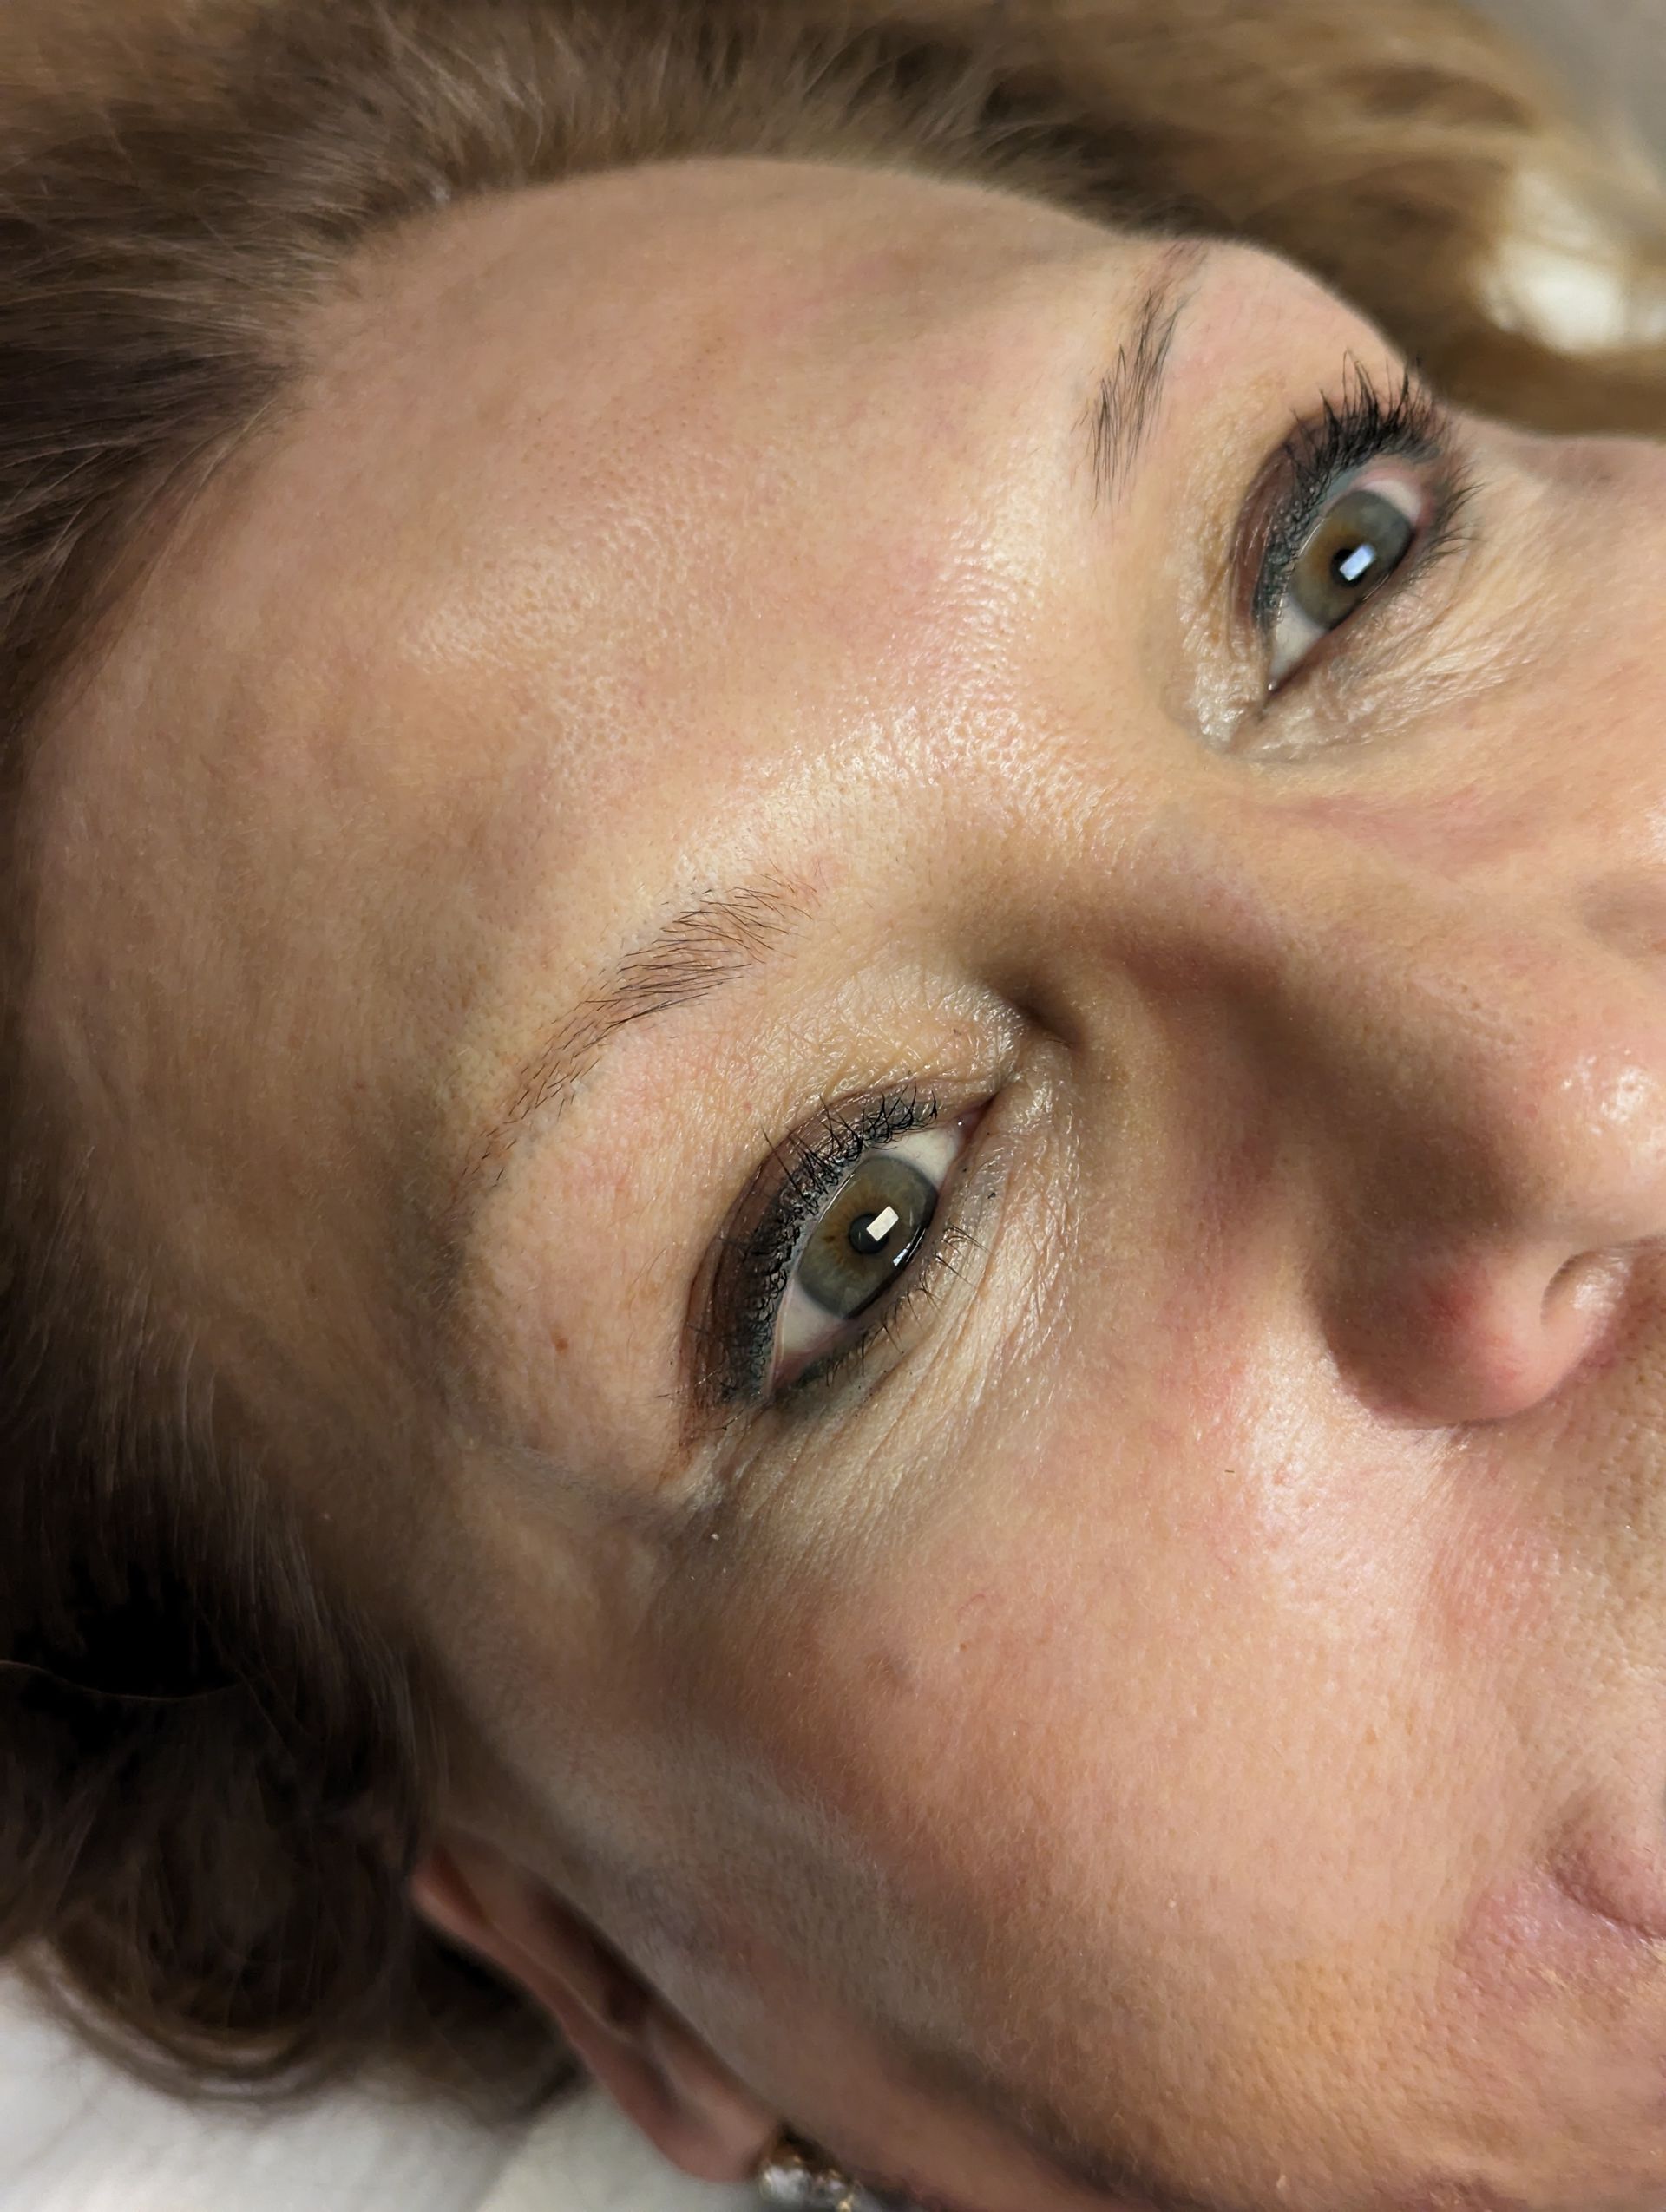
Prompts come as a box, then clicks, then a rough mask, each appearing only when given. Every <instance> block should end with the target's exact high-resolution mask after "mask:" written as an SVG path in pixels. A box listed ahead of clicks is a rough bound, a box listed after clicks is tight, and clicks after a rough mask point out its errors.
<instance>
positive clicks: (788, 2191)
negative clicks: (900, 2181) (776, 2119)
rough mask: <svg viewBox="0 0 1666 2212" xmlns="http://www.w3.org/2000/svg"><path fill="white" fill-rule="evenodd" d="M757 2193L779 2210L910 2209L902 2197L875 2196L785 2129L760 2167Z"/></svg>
mask: <svg viewBox="0 0 1666 2212" xmlns="http://www.w3.org/2000/svg"><path fill="white" fill-rule="evenodd" d="M757 2181H758V2195H759V2196H761V2197H762V2199H763V2200H764V2203H765V2204H768V2205H773V2206H775V2207H776V2208H777V2212H908V2205H907V2204H906V2203H904V2202H903V2201H902V2198H901V2197H896V2196H876V2195H875V2194H874V2192H873V2190H872V2189H864V2188H863V2186H862V2183H860V2182H854V2181H852V2180H851V2178H850V2176H849V2174H847V2173H844V2172H843V2171H842V2170H841V2169H839V2168H838V2167H837V2166H835V2165H833V2164H831V2163H830V2162H829V2161H828V2160H827V2159H826V2158H824V2157H823V2156H822V2154H821V2153H820V2152H819V2151H817V2150H812V2149H811V2148H810V2145H809V2144H808V2143H805V2142H803V2140H802V2139H801V2138H800V2137H797V2136H796V2135H794V2134H793V2133H792V2132H791V2130H790V2129H783V2130H782V2131H781V2133H780V2134H779V2135H778V2136H777V2137H776V2139H775V2142H774V2143H773V2144H772V2145H771V2148H770V2149H769V2150H767V2151H765V2153H764V2157H763V2160H762V2162H761V2163H760V2164H759V2166H758V2174H757Z"/></svg>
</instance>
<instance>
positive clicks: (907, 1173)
mask: <svg viewBox="0 0 1666 2212" xmlns="http://www.w3.org/2000/svg"><path fill="white" fill-rule="evenodd" d="M986 1111H987V1106H986V1105H977V1106H974V1107H971V1108H970V1109H967V1110H965V1111H963V1112H961V1113H958V1114H954V1115H944V1114H941V1112H940V1110H939V1107H938V1103H937V1100H936V1099H935V1097H934V1096H931V1095H930V1094H929V1093H927V1092H922V1091H920V1090H916V1089H915V1088H914V1087H913V1086H912V1085H910V1086H908V1087H907V1088H905V1089H902V1090H890V1091H886V1092H882V1093H881V1094H880V1095H879V1096H876V1097H874V1098H871V1099H869V1100H866V1101H864V1102H862V1103H856V1104H852V1105H843V1106H841V1105H829V1106H824V1107H823V1109H822V1111H821V1113H820V1115H819V1116H817V1119H816V1120H815V1121H814V1122H811V1123H810V1124H809V1126H808V1127H807V1128H804V1129H800V1130H798V1131H797V1132H796V1133H795V1134H794V1135H790V1136H789V1137H787V1138H785V1139H784V1140H783V1141H782V1142H780V1143H778V1144H777V1145H774V1146H772V1147H771V1152H770V1156H769V1158H768V1160H767V1161H766V1162H765V1163H764V1167H763V1168H760V1169H759V1171H758V1175H756V1176H754V1178H753V1180H752V1182H751V1186H750V1187H749V1188H748V1189H747V1190H746V1191H745V1192H744V1194H743V1195H742V1197H741V1199H740V1201H739V1203H738V1206H737V1207H736V1208H735V1210H734V1212H733V1213H732V1214H731V1216H730V1219H729V1221H728V1223H727V1225H726V1227H725V1228H724V1230H723V1231H722V1232H721V1234H719V1235H718V1239H717V1240H716V1243H715V1245H714V1246H713V1247H712V1254H711V1257H710V1260H709V1261H708V1264H707V1266H706V1268H705V1271H704V1273H703V1276H702V1279H701V1281H700V1283H699V1284H697V1286H696V1292H695V1297H694V1300H693V1308H692V1328H693V1332H694V1341H695V1346H696V1351H695V1358H696V1362H697V1368H698V1372H697V1375H696V1378H695V1387H696V1389H697V1390H698V1391H699V1396H700V1397H701V1398H702V1399H703V1400H704V1401H705V1404H708V1405H709V1406H711V1407H712V1408H713V1409H714V1410H715V1409H717V1408H719V1407H722V1406H732V1407H742V1408H744V1407H745V1406H749V1405H750V1406H752V1407H754V1408H761V1407H763V1406H765V1405H769V1404H772V1403H775V1402H776V1401H777V1400H779V1399H781V1398H783V1397H786V1396H788V1395H790V1394H791V1393H792V1392H794V1391H798V1390H801V1389H802V1390H803V1391H806V1392H808V1391H812V1390H813V1389H815V1388H816V1387H817V1386H818V1385H819V1384H822V1383H823V1382H828V1381H830V1379H831V1378H832V1376H833V1374H834V1372H835V1371H836V1370H840V1369H843V1367H844V1366H845V1365H847V1364H854V1363H857V1362H861V1361H865V1360H866V1358H867V1356H868V1352H869V1347H870V1345H871V1344H873V1343H874V1342H876V1341H877V1340H878V1339H880V1338H889V1342H890V1343H891V1345H893V1347H895V1346H898V1345H900V1343H901V1336H900V1323H901V1320H902V1316H903V1314H904V1312H907V1311H910V1310H911V1309H912V1308H913V1307H914V1306H915V1303H916V1302H918V1301H923V1300H924V1299H928V1298H929V1297H930V1296H931V1295H932V1294H933V1293H935V1290H936V1289H937V1288H938V1287H939V1277H940V1276H944V1275H948V1276H953V1275H955V1274H957V1273H958V1272H959V1271H958V1269H957V1268H956V1266H955V1265H954V1260H952V1259H951V1257H950V1255H951V1253H956V1252H958V1251H959V1250H960V1249H961V1247H962V1246H963V1245H965V1244H966V1243H967V1241H969V1239H968V1234H967V1231H966V1229H965V1227H964V1224H963V1223H962V1222H961V1220H960V1219H959V1216H960V1215H961V1214H962V1213H963V1212H964V1211H965V1210H966V1209H965V1204H964V1201H963V1199H962V1198H961V1197H960V1196H959V1195H957V1194H958V1190H959V1184H960V1181H961V1175H960V1173H959V1170H960V1168H961V1162H962V1160H963V1159H964V1157H965V1156H966V1155H967V1152H968V1150H969V1149H970V1147H971V1144H972V1139H973V1135H974V1131H975V1130H976V1129H977V1127H978V1124H979V1123H980V1122H981V1120H982V1118H983V1116H984V1114H985V1112H986ZM951 1186H953V1187H954V1188H953V1193H952V1192H951Z"/></svg>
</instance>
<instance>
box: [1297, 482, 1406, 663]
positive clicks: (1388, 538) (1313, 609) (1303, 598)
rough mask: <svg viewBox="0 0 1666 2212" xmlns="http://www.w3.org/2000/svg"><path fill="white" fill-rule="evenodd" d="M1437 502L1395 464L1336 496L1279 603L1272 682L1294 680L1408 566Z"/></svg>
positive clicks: (1301, 549)
mask: <svg viewBox="0 0 1666 2212" xmlns="http://www.w3.org/2000/svg"><path fill="white" fill-rule="evenodd" d="M1431 504H1432V502H1431V498H1430V494H1429V493H1428V492H1427V490H1426V489H1424V488H1421V487H1420V486H1419V485H1418V484H1417V483H1416V482H1415V481H1413V478H1412V477H1411V475H1410V474H1409V473H1402V472H1401V471H1400V470H1397V469H1394V468H1388V467H1383V468H1378V469H1375V470H1372V471H1369V472H1368V473H1367V474H1364V475H1362V476H1359V477H1356V478H1355V479H1354V481H1352V482H1351V483H1348V484H1344V485H1343V486H1341V488H1339V489H1338V490H1337V491H1336V492H1335V493H1334V494H1332V495H1331V497H1330V498H1329V499H1328V501H1327V502H1326V503H1325V505H1324V506H1323V507H1322V510H1321V512H1320V514H1319V518H1318V520H1317V521H1316V522H1315V523H1314V525H1313V526H1312V527H1311V528H1310V529H1309V532H1308V533H1307V535H1306V536H1305V537H1304V538H1302V540H1301V542H1300V543H1299V545H1298V546H1296V547H1295V552H1294V554H1293V556H1292V557H1291V558H1290V560H1289V566H1288V568H1287V570H1286V573H1285V576H1284V579H1283V583H1282V589H1281V591H1280V592H1279V594H1278V597H1277V599H1276V603H1275V606H1274V609H1273V613H1272V618H1271V624H1270V629H1271V651H1270V666H1269V688H1270V689H1272V690H1278V689H1280V688H1281V687H1282V685H1283V684H1287V683H1289V680H1290V678H1291V677H1293V676H1294V675H1295V674H1296V673H1297V672H1298V671H1299V670H1300V669H1301V668H1302V667H1303V666H1304V664H1306V663H1307V661H1308V660H1309V658H1310V657H1311V656H1312V654H1313V652H1314V651H1315V648H1316V647H1317V646H1318V645H1321V644H1322V642H1323V640H1324V639H1325V638H1328V637H1329V636H1330V635H1331V634H1332V632H1335V631H1337V630H1340V629H1341V627H1342V626H1343V625H1344V624H1345V623H1348V622H1351V621H1352V620H1353V618H1354V616H1355V615H1356V614H1358V613H1359V612H1360V610H1361V608H1362V607H1363V606H1365V605H1367V603H1368V601H1369V600H1371V599H1374V598H1375V596H1376V594H1377V593H1378V592H1381V590H1382V588H1383V586H1385V585H1387V584H1388V583H1390V582H1391V581H1392V580H1393V579H1394V577H1395V576H1396V575H1397V574H1398V573H1400V570H1401V569H1402V568H1404V567H1405V566H1406V564H1407V561H1408V560H1410V559H1411V557H1412V555H1413V553H1414V552H1415V551H1416V550H1417V548H1418V546H1419V544H1420V540H1422V539H1423V537H1424V536H1425V534H1426V533H1427V527H1428V521H1429V512H1430V507H1431Z"/></svg>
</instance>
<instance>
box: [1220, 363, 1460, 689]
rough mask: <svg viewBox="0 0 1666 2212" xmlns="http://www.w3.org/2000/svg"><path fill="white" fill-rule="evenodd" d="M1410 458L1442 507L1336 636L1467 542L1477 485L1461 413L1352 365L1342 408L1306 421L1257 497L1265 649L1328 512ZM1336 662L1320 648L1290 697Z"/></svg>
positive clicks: (1253, 550)
mask: <svg viewBox="0 0 1666 2212" xmlns="http://www.w3.org/2000/svg"><path fill="white" fill-rule="evenodd" d="M1394 459H1400V460H1405V461H1413V462H1415V463H1417V464H1419V465H1420V466H1421V467H1423V468H1427V469H1428V470H1429V471H1430V472H1431V474H1432V489H1433V496H1434V511H1433V515H1432V517H1431V519H1430V520H1429V521H1428V522H1427V524H1426V526H1425V527H1424V529H1423V532H1422V535H1421V538H1420V542H1419V544H1418V546H1416V548H1415V549H1414V551H1413V552H1412V553H1410V554H1409V555H1408V556H1407V560H1405V561H1404V562H1403V563H1402V565H1401V566H1400V569H1399V570H1398V571H1397V573H1396V574H1395V575H1394V578H1392V579H1390V582H1389V584H1388V585H1387V586H1385V587H1384V588H1383V589H1382V590H1381V592H1378V593H1376V594H1375V596H1374V598H1373V599H1369V600H1367V601H1366V602H1365V603H1364V605H1362V606H1361V612H1360V614H1359V615H1356V616H1354V618H1352V619H1351V620H1350V621H1348V622H1347V623H1344V624H1343V625H1341V628H1339V629H1338V630H1336V631H1334V632H1332V633H1331V635H1332V637H1334V638H1341V637H1342V636H1343V635H1344V634H1345V633H1346V632H1353V631H1356V630H1357V628H1358V625H1359V622H1360V620H1361V617H1363V616H1364V615H1365V614H1367V613H1368V612H1370V611H1371V610H1372V609H1374V608H1375V607H1377V606H1378V605H1380V604H1381V603H1383V602H1386V601H1387V599H1390V598H1391V597H1392V596H1393V592H1394V588H1395V587H1396V586H1398V587H1399V588H1400V589H1402V590H1403V589H1404V588H1405V587H1406V586H1408V585H1410V584H1412V583H1413V582H1414V581H1415V580H1417V579H1420V578H1421V577H1423V576H1426V575H1427V573H1428V572H1429V570H1430V569H1431V568H1432V567H1433V566H1434V565H1435V563H1436V562H1437V561H1439V560H1441V559H1442V558H1443V557H1444V556H1446V554H1448V553H1452V552H1453V551H1455V550H1456V549H1457V548H1458V547H1459V546H1460V545H1462V544H1463V543H1464V542H1465V540H1466V533H1465V532H1464V531H1463V530H1462V529H1461V528H1460V527H1459V524H1460V520H1461V518H1462V516H1463V514H1464V513H1465V512H1466V509H1467V507H1469V504H1470V502H1471V501H1472V500H1473V497H1474V494H1475V490H1476V485H1475V480H1474V478H1473V474H1471V473H1470V472H1469V470H1468V468H1466V464H1465V461H1464V460H1463V457H1462V452H1461V448H1460V446H1459V441H1458V438H1457V435H1456V431H1455V429H1454V426H1453V418H1452V415H1451V411H1450V410H1449V409H1447V408H1446V407H1445V406H1444V405H1443V404H1442V403H1441V402H1440V401H1439V400H1438V399H1437V398H1435V396H1433V393H1432V392H1430V391H1429V390H1428V389H1427V386H1425V385H1423V384H1421V383H1419V381H1418V379H1417V377H1416V376H1414V375H1413V372H1412V371H1411V370H1409V369H1408V370H1407V371H1406V373H1405V376H1404V377H1403V380H1402V382H1401V384H1400V389H1399V390H1398V391H1397V392H1396V393H1394V396H1392V397H1386V396H1384V394H1383V392H1382V391H1381V389H1380V388H1379V387H1378V385H1377V384H1376V383H1375V381H1374V379H1373V377H1372V376H1371V374H1370V372H1369V370H1367V369H1366V368H1365V367H1364V366H1363V365H1362V364H1361V363H1359V362H1357V361H1356V362H1352V363H1350V364H1349V371H1348V383H1347V385H1346V387H1345V389H1344V391H1343V394H1342V397H1341V402H1340V403H1338V402H1335V401H1333V400H1332V399H1330V398H1329V397H1328V396H1327V397H1326V398H1325V399H1324V400H1323V401H1322V404H1321V411H1320V413H1319V414H1318V415H1317V416H1313V417H1310V418H1309V420H1307V421H1306V422H1299V423H1298V424H1297V426H1296V428H1295V430H1294V431H1293V432H1292V434H1291V435H1290V436H1289V437H1288V438H1287V439H1286V440H1285V441H1284V442H1283V444H1282V446H1281V447H1280V448H1279V449H1278V452H1277V453H1276V455H1274V456H1273V458H1272V460H1271V461H1270V462H1269V464H1268V466H1267V468H1264V469H1263V472H1262V474H1261V477H1260V479H1259V480H1258V483H1257V488H1256V491H1254V492H1252V493H1251V494H1250V507H1249V510H1248V516H1247V520H1246V527H1245V533H1244V534H1245V537H1246V538H1247V540H1248V545H1249V549H1248V551H1247V552H1246V553H1245V554H1244V556H1243V560H1244V568H1245V571H1246V573H1248V574H1249V576H1250V579H1251V589H1250V600H1249V612H1250V618H1251V619H1252V621H1253V623H1254V625H1255V628H1256V633H1257V635H1258V636H1259V637H1260V638H1261V639H1262V642H1263V646H1265V647H1267V648H1269V649H1270V642H1271V637H1272V632H1273V626H1274V624H1275V622H1276V618H1277V616H1278V612H1279V610H1280V608H1281V607H1282V605H1283V601H1284V596H1285V593H1286V592H1287V591H1288V589H1289V584H1290V579H1291V577H1292V575H1293V574H1294V573H1295V566H1296V563H1297V561H1298V560H1300V558H1301V556H1302V552H1303V551H1304V550H1305V548H1306V546H1307V544H1308V541H1309V539H1310V538H1311V536H1312V534H1313V533H1314V531H1315V529H1316V528H1317V527H1318V526H1319V523H1320V521H1321V520H1322V517H1323V515H1324V513H1325V510H1326V508H1327V507H1328V506H1329V505H1330V503H1331V502H1332V501H1334V500H1335V498H1336V497H1337V495H1338V494H1339V493H1341V491H1343V490H1344V489H1345V488H1347V486H1348V483H1349V481H1351V480H1352V479H1353V478H1354V477H1356V476H1358V475H1360V474H1361V473H1362V472H1363V471H1364V470H1365V469H1367V468H1369V467H1370V466H1371V464H1372V463H1373V462H1374V461H1388V460H1394ZM1324 658H1326V653H1325V650H1324V648H1323V646H1321V647H1319V648H1315V651H1314V653H1313V654H1312V655H1311V656H1310V657H1309V659H1308V660H1306V661H1305V662H1304V663H1303V664H1302V666H1301V668H1299V669H1298V670H1297V671H1295V673H1294V674H1293V675H1292V676H1291V677H1289V679H1288V681H1287V682H1286V683H1284V684H1281V685H1278V686H1276V687H1274V695H1275V696H1276V695H1279V694H1282V692H1284V691H1288V690H1290V689H1292V688H1293V687H1294V686H1295V684H1299V683H1301V682H1302V679H1303V677H1305V676H1306V675H1307V674H1308V673H1309V671H1311V670H1312V669H1313V668H1314V667H1315V665H1316V664H1318V663H1320V662H1321V661H1322V660H1323V659H1324Z"/></svg>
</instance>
